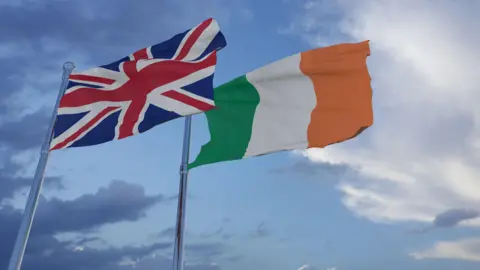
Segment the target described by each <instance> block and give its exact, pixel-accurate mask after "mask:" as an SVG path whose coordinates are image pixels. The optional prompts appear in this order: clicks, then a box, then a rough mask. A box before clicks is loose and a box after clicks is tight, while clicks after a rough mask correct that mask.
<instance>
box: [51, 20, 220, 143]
mask: <svg viewBox="0 0 480 270" xmlns="http://www.w3.org/2000/svg"><path fill="white" fill-rule="evenodd" d="M225 46H226V40H225V37H224V36H223V34H222V32H221V31H220V28H219V25H218V23H217V21H215V20H214V19H211V18H210V19H208V20H205V21H203V22H202V23H200V24H199V25H197V26H196V27H194V28H192V29H189V30H187V31H185V32H183V33H180V34H177V35H175V36H174V37H172V38H171V39H169V40H167V41H164V42H162V43H159V44H156V45H153V46H150V47H147V48H144V49H141V50H138V51H136V52H135V53H133V54H131V55H129V56H127V57H124V58H122V59H120V60H118V61H115V62H113V63H110V64H107V65H103V66H100V67H95V68H91V69H88V70H86V71H83V72H79V73H72V74H71V75H70V77H69V82H68V86H67V89H66V91H65V94H64V96H63V97H62V99H61V100H60V105H59V107H58V111H57V112H58V114H57V118H56V121H55V126H54V133H53V138H52V142H51V145H50V149H51V150H56V149H62V148H69V147H81V146H90V145H97V144H101V143H105V142H108V141H112V140H118V139H122V138H126V137H129V136H133V135H136V134H139V133H142V132H145V131H147V130H150V129H151V128H153V127H155V126H157V125H159V124H162V123H164V122H167V121H170V120H173V119H176V118H179V117H182V116H187V115H192V114H196V113H201V112H204V111H208V110H211V109H213V108H214V106H215V103H214V100H213V76H214V71H215V66H216V62H217V58H216V53H217V51H219V50H221V49H222V48H224V47H225Z"/></svg>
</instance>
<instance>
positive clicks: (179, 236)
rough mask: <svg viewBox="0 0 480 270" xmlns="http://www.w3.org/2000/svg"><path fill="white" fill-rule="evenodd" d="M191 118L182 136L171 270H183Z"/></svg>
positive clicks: (189, 117) (188, 118) (186, 123)
mask: <svg viewBox="0 0 480 270" xmlns="http://www.w3.org/2000/svg"><path fill="white" fill-rule="evenodd" d="M191 126H192V116H190V115H189V116H186V117H185V130H184V134H183V152H182V163H181V165H180V186H179V191H178V208H177V227H176V230H175V231H176V233H175V246H174V251H173V270H183V266H184V264H183V254H184V249H185V244H184V242H183V237H184V234H185V232H184V230H185V211H186V202H187V182H188V167H187V166H188V159H189V155H190V131H191Z"/></svg>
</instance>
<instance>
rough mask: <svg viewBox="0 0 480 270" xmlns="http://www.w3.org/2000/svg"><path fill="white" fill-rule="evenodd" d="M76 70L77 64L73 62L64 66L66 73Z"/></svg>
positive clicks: (68, 62)
mask: <svg viewBox="0 0 480 270" xmlns="http://www.w3.org/2000/svg"><path fill="white" fill-rule="evenodd" d="M74 69H75V64H74V63H73V62H70V61H67V62H65V63H64V64H63V70H64V71H72V70H74Z"/></svg>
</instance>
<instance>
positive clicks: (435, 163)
mask: <svg viewBox="0 0 480 270" xmlns="http://www.w3.org/2000/svg"><path fill="white" fill-rule="evenodd" d="M479 12H480V4H479V3H478V2H474V1H465V2H461V3H460V1H446V0H445V1H443V0H442V1H433V0H432V1H429V0H426V1H413V0H407V1H393V0H392V1H390V0H382V1H374V0H365V1H356V0H335V1H320V0H318V1H314V0H307V1H303V0H298V1H293V0H283V1H280V0H276V1H275V0H265V1H233V0H231V1H230V0H229V1H220V0H205V1H193V0H182V1H173V0H167V1H154V0H142V1H127V0H117V1H112V0H95V1H93V0H82V1H78V0H73V1H64V0H54V1H49V2H48V4H46V3H45V2H44V1H38V0H33V1H21V0H7V1H3V2H2V3H0V71H1V72H2V75H3V76H1V77H0V85H1V87H0V94H1V97H2V98H1V99H0V184H1V185H2V186H3V187H4V188H2V189H0V239H1V241H0V269H3V268H4V267H5V266H4V265H6V263H7V262H8V258H9V253H10V249H11V246H12V244H13V239H14V235H15V232H16V230H17V228H18V224H19V219H20V210H19V209H20V208H21V207H23V206H24V203H25V198H26V192H27V188H28V184H29V183H30V180H31V177H32V175H33V171H34V169H35V165H36V162H37V160H38V151H39V146H40V143H41V141H42V139H43V136H44V133H45V128H46V126H47V123H48V115H49V113H50V112H51V109H52V106H53V103H54V100H55V96H56V93H57V91H58V86H59V84H60V77H61V65H62V63H63V62H65V61H67V60H70V61H74V62H75V63H76V65H77V68H78V70H82V69H86V68H90V67H93V66H97V65H102V64H105V63H109V62H111V61H113V60H116V59H117V58H120V57H123V56H124V55H127V54H129V53H131V52H133V51H135V50H136V49H138V48H142V47H145V46H148V45H151V44H154V43H157V42H160V41H163V40H165V39H168V38H169V37H171V36H172V35H174V34H176V33H178V32H181V31H184V30H186V29H188V28H190V27H192V26H194V25H196V24H198V23H199V22H200V21H202V20H204V19H206V18H208V17H214V18H216V19H217V20H218V22H219V24H220V27H221V29H222V32H223V33H224V34H225V36H226V39H227V42H228V45H227V47H226V48H225V49H224V50H222V51H221V52H220V53H219V60H218V64H217V70H216V73H215V81H214V83H215V85H219V84H221V83H224V82H226V81H228V80H230V79H232V78H234V77H236V76H239V75H242V74H244V73H245V72H248V71H251V70H252V69H254V68H257V67H260V66H262V65H265V64H267V63H269V62H272V61H275V60H278V59H281V58H283V57H286V56H288V55H291V54H293V53H297V52H299V51H303V50H307V49H310V48H314V47H319V46H325V45H331V44H335V43H339V42H351V41H362V40H365V39H369V40H371V50H372V55H371V56H370V57H369V59H368V65H369V69H370V73H371V76H372V85H373V88H374V109H375V124H374V125H373V126H372V127H371V128H369V129H368V130H367V131H366V132H364V133H362V135H361V136H359V137H358V138H356V139H354V140H351V141H349V142H346V143H343V144H339V145H335V146H331V147H327V148H326V149H323V150H322V149H315V150H311V151H296V152H284V153H277V154H272V155H267V156H262V157H256V158H249V159H246V160H241V161H234V162H225V163H219V164H213V165H210V166H204V167H200V168H197V169H194V170H192V172H191V174H190V182H189V199H188V208H187V234H186V245H187V255H186V256H187V257H186V260H187V269H192V270H194V269H212V270H214V269H218V270H220V269H221V270H242V269H279V270H289V269H293V270H296V269H302V270H310V269H314V270H352V269H353V270H363V269H365V270H367V269H393V270H395V269H399V270H400V269H413V270H415V269H435V270H437V269H440V270H441V269H465V270H469V269H477V268H478V267H479V266H480V236H479V228H480V218H478V217H479V215H480V195H479V194H480V192H479V191H480V170H479V169H478V168H480V166H479V165H480V156H479V154H478V153H480V118H479V117H478V115H480V111H479V109H478V104H476V103H477V102H476V100H478V98H480V96H479V91H478V85H479V83H480V81H479V77H478V76H477V73H476V72H475V68H476V63H477V62H478V60H480V53H479V51H478V48H480V43H479V41H480V35H479V34H478V33H479V32H478V30H477V29H476V28H475V25H476V24H477V25H478V23H480V21H479V19H478V16H476V15H475V14H478V13H479ZM182 134H183V120H182V119H178V120H174V121H172V122H169V123H166V124H163V125H161V126H158V127H156V128H154V129H153V130H151V131H149V132H147V133H144V134H141V135H138V136H135V137H131V138H127V139H123V140H120V141H115V142H111V143H106V144H103V145H99V146H95V147H85V148H76V149H67V150H61V151H55V152H54V153H53V154H52V155H51V159H50V162H49V166H48V171H47V180H46V186H45V188H44V190H43V198H42V200H41V202H40V205H39V208H38V212H37V217H36V219H35V223H34V227H33V231H32V237H31V241H30V245H29V247H28V249H27V257H26V260H25V263H24V268H23V269H26V270H29V269H34V268H35V269H38V268H41V269H52V270H55V269H72V270H77V269H78V270H80V269H86V268H88V269H100V270H124V269H140V270H146V269H170V266H171V253H172V251H173V248H172V242H173V238H172V228H173V227H174V226H175V214H176V197H175V196H176V194H177V192H178V181H179V176H178V168H179V163H180V156H181V146H182ZM208 139H209V134H208V130H207V128H206V121H205V118H204V116H203V115H196V116H194V118H193V130H192V158H193V157H194V156H195V155H196V153H198V151H199V149H200V147H201V146H202V145H203V144H204V143H205V142H207V141H208ZM42 267H43V268H42ZM134 267H135V268H134Z"/></svg>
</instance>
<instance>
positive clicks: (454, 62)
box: [290, 0, 480, 226]
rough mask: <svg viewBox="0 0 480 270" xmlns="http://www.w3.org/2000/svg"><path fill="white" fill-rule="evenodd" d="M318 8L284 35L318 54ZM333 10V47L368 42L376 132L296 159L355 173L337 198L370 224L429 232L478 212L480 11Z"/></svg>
mask: <svg viewBox="0 0 480 270" xmlns="http://www.w3.org/2000/svg"><path fill="white" fill-rule="evenodd" d="M323 3H324V2H323V1H307V4H305V5H304V6H303V10H304V11H303V15H302V16H303V17H302V16H299V18H302V20H301V21H300V22H298V21H297V22H296V23H294V24H293V26H291V27H290V28H291V29H296V30H297V31H299V30H300V29H303V30H304V31H303V32H301V33H300V34H301V35H303V37H305V38H306V39H307V40H308V41H309V42H310V43H315V44H316V45H319V46H321V45H324V43H325V40H324V39H323V37H324V36H325V35H324V33H323V32H322V31H321V30H318V29H316V28H315V27H313V28H312V27H311V25H317V22H320V21H322V20H323V18H322V16H321V14H322V13H324V12H325V11H324V10H323V9H322V5H323ZM335 8H336V11H335V14H339V17H338V18H337V20H336V21H332V22H330V27H331V28H332V29H334V30H331V31H334V32H336V33H341V34H342V35H344V36H343V37H342V35H339V36H340V37H342V38H341V39H342V41H352V40H355V41H360V40H365V39H369V40H371V51H372V55H371V56H370V57H369V60H368V64H369V69H370V73H371V76H372V85H373V88H374V110H375V123H374V125H373V126H372V127H370V128H369V129H368V130H367V131H366V132H364V133H363V134H362V135H360V136H359V137H358V138H357V139H355V140H352V141H349V142H345V143H342V144H338V145H334V146H330V147H327V148H326V149H323V150H320V149H313V150H309V151H306V152H305V153H304V154H305V155H306V156H308V157H309V158H310V159H312V160H314V161H322V162H330V163H345V164H349V165H351V166H353V167H354V168H356V169H357V170H358V172H359V175H345V177H344V178H343V179H340V184H339V187H338V188H339V189H340V190H341V191H342V192H343V202H344V204H345V205H346V206H347V207H348V208H349V209H350V210H352V211H354V212H355V213H356V214H358V215H360V216H363V217H365V218H368V219H370V220H372V221H376V222H400V221H418V222H432V221H433V220H434V218H435V215H437V214H438V213H440V212H443V211H445V210H448V209H451V208H473V209H480V105H479V100H480V76H478V67H477V66H478V64H477V63H480V49H479V48H480V32H479V31H478V29H477V28H476V25H479V24H480V17H478V16H477V15H476V14H479V13H480V1H440V0H439V1H433V0H432V1H428V0H425V1H414V0H405V1H393V0H392V1H388V0H385V1H378V0H364V1H356V0H339V1H337V6H336V7H335ZM340 15H341V16H340ZM326 36H327V37H328V35H326ZM319 40H320V41H319ZM329 40H331V41H332V42H330V44H332V43H337V42H338V41H339V40H338V39H335V38H333V39H331V38H329ZM461 224H463V225H465V224H469V225H475V226H480V220H479V219H473V220H469V221H464V222H462V223H461Z"/></svg>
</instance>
